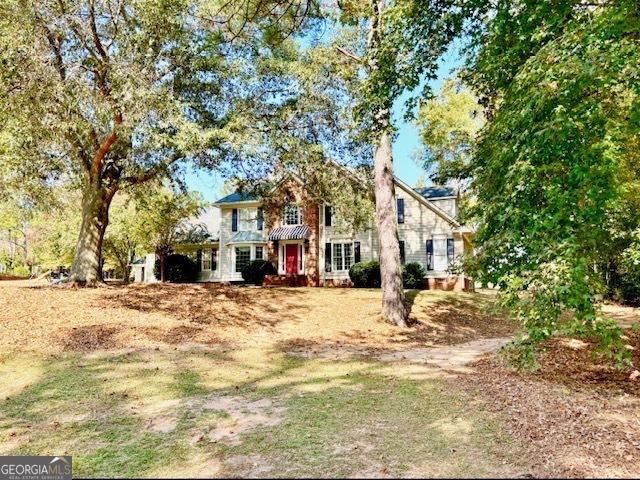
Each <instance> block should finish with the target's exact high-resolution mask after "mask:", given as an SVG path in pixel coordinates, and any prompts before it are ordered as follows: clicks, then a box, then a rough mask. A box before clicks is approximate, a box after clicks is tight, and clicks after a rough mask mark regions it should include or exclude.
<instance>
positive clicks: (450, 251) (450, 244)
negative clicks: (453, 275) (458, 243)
mask: <svg viewBox="0 0 640 480" xmlns="http://www.w3.org/2000/svg"><path fill="white" fill-rule="evenodd" d="M453 255H454V250H453V238H447V261H448V262H449V263H451V262H453Z"/></svg>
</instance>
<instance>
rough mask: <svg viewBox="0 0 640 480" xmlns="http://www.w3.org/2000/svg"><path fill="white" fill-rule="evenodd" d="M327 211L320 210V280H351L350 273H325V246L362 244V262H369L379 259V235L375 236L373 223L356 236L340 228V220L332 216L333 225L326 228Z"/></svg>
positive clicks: (322, 208)
mask: <svg viewBox="0 0 640 480" xmlns="http://www.w3.org/2000/svg"><path fill="white" fill-rule="evenodd" d="M324 214H325V209H324V206H323V207H321V208H320V264H319V266H320V278H321V279H326V280H342V279H347V278H349V272H348V271H339V272H336V271H333V269H332V271H331V272H327V271H325V244H326V243H332V244H333V243H350V242H360V261H361V262H368V261H370V260H374V259H377V258H378V250H377V248H375V245H377V235H374V230H373V222H371V224H370V226H369V228H366V229H365V230H364V231H363V232H359V233H357V234H356V235H353V233H351V232H349V231H348V230H344V229H341V228H340V223H339V222H340V220H339V219H337V218H336V216H335V213H334V214H333V215H332V225H331V226H325V215H324Z"/></svg>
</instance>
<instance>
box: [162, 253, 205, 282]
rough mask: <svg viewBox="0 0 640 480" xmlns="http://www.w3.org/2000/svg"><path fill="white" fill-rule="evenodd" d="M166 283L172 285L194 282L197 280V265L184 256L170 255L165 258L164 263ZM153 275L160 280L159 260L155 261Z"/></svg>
mask: <svg viewBox="0 0 640 480" xmlns="http://www.w3.org/2000/svg"><path fill="white" fill-rule="evenodd" d="M165 268H166V278H167V281H169V282H173V283H188V282H194V281H196V280H197V278H198V265H197V264H196V262H194V261H193V260H191V259H190V258H189V257H187V256H186V255H180V254H178V253H172V254H171V255H168V256H167V259H166V263H165ZM153 274H154V275H155V277H156V278H160V260H156V263H155V265H154V266H153Z"/></svg>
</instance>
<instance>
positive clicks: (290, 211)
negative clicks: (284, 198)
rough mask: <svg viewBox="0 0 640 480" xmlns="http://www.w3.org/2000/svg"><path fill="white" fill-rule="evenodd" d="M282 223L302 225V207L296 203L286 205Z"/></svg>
mask: <svg viewBox="0 0 640 480" xmlns="http://www.w3.org/2000/svg"><path fill="white" fill-rule="evenodd" d="M282 223H283V224H284V225H302V211H301V210H300V207H299V206H298V205H296V204H295V203H289V204H287V205H285V207H284V215H283V217H282Z"/></svg>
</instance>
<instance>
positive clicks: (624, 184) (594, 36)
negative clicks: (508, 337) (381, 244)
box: [467, 0, 640, 359]
mask: <svg viewBox="0 0 640 480" xmlns="http://www.w3.org/2000/svg"><path fill="white" fill-rule="evenodd" d="M639 39H640V11H639V7H638V3H637V2H635V1H624V0H620V1H616V2H603V3H601V4H596V5H593V4H589V5H587V4H584V3H583V2H578V1H575V2H571V1H563V2H535V1H522V2H512V1H501V2H498V7H497V9H496V11H495V15H494V16H493V17H492V18H491V19H490V20H489V22H488V27H487V29H486V30H485V31H484V32H483V33H482V34H481V35H479V36H478V37H476V39H475V46H476V47H477V48H478V49H479V51H478V55H477V57H476V59H475V61H473V62H472V63H471V65H470V68H469V71H468V75H467V79H468V80H469V82H470V83H471V84H472V85H473V86H474V88H475V89H476V91H477V92H478V93H479V95H480V98H481V100H482V102H483V103H484V104H485V105H486V106H487V108H488V116H489V122H488V124H487V126H486V127H485V128H484V129H483V131H482V132H481V135H480V138H479V143H478V147H477V151H476V153H475V155H474V156H473V159H472V162H471V165H470V169H469V172H470V176H471V179H472V184H471V187H472V193H473V194H474V195H475V196H476V197H477V200H478V202H477V204H475V205H474V206H472V207H471V211H470V213H471V215H472V216H473V218H475V220H476V221H477V222H478V225H479V230H478V233H477V237H476V242H477V247H478V251H479V255H478V256H477V258H476V259H475V260H474V262H473V264H472V267H474V271H475V273H476V275H478V276H479V278H480V279H481V280H482V281H483V282H491V283H493V284H496V285H499V286H500V287H501V288H502V289H503V292H504V293H505V296H504V300H505V303H506V304H507V305H509V306H510V307H512V308H513V309H514V311H515V312H516V313H517V314H518V316H519V317H520V318H521V319H522V321H523V323H524V326H525V327H526V329H527V333H528V335H527V337H526V338H525V339H524V340H523V343H524V345H525V346H529V347H530V346H531V345H533V344H535V343H536V342H537V341H539V340H541V339H544V338H547V337H549V336H550V335H552V334H553V333H554V332H557V331H558V330H560V329H568V330H570V331H573V332H579V333H596V334H599V336H600V338H602V339H605V340H607V341H608V343H609V347H611V348H612V350H613V352H615V353H616V355H617V357H618V359H621V358H623V357H624V355H625V350H624V348H623V347H622V344H621V342H620V341H619V336H618V335H617V334H616V331H617V330H616V327H614V326H613V325H611V324H606V323H604V322H600V321H598V319H599V313H598V310H597V308H596V306H595V305H596V301H595V297H596V295H597V294H598V293H600V292H602V290H603V288H602V287H603V285H602V281H601V276H600V275H599V274H598V272H597V269H596V268H595V265H597V263H598V261H599V260H600V258H601V254H602V252H603V250H604V248H603V247H602V245H606V244H607V243H608V242H609V240H610V238H609V232H608V231H607V228H606V225H607V222H608V221H609V219H610V218H611V214H612V212H615V211H617V210H619V208H620V205H621V202H625V201H626V200H625V199H628V196H626V195H625V192H626V191H628V188H629V187H630V186H631V185H632V184H634V183H633V182H635V181H637V178H638V177H637V172H638V162H637V160H638V153H637V136H638V131H639V128H638V127H639V126H640V97H639V93H640V76H639V71H638V68H637V66H638V64H640V48H639V46H640V45H639ZM636 184H637V183H636ZM567 310H568V311H569V312H571V318H572V319H573V320H572V321H571V322H569V323H568V324H567V323H561V322H560V315H561V314H562V313H563V312H565V311H567ZM616 339H617V340H616ZM527 351H528V352H529V353H530V352H531V349H528V350H527Z"/></svg>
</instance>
